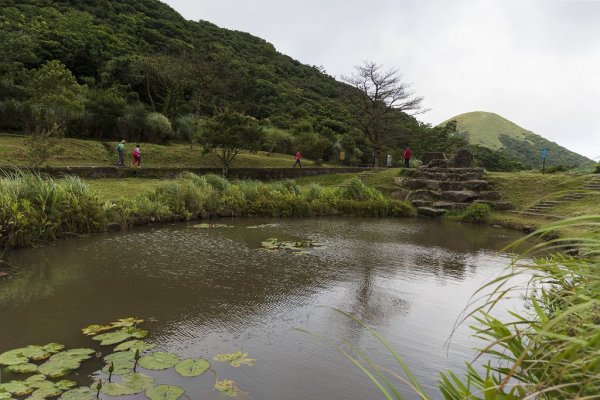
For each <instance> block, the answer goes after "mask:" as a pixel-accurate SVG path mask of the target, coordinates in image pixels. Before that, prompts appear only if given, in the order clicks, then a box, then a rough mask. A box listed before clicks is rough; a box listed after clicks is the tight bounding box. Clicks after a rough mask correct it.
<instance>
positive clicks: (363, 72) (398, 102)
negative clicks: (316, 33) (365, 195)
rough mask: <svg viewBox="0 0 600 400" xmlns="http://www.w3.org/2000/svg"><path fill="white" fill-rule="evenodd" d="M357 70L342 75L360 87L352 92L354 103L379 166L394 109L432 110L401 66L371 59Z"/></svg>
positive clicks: (350, 83)
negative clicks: (406, 78)
mask: <svg viewBox="0 0 600 400" xmlns="http://www.w3.org/2000/svg"><path fill="white" fill-rule="evenodd" d="M354 69H355V72H354V73H353V74H352V75H351V76H342V81H344V82H346V83H347V84H349V85H351V86H353V87H354V88H356V89H357V90H352V91H351V92H350V96H349V97H350V102H351V103H352V104H353V105H354V106H355V107H356V108H357V109H358V110H359V112H360V113H361V129H362V131H363V133H364V135H365V136H366V137H367V138H368V139H369V141H370V142H371V145H372V146H373V165H374V166H376V167H378V166H379V163H380V155H381V151H382V148H383V142H384V139H385V137H386V135H388V134H389V133H390V122H391V120H392V117H393V116H394V114H395V113H394V111H402V112H405V113H407V114H410V115H416V114H420V113H423V112H426V111H428V110H426V109H424V108H423V106H422V102H423V97H420V96H416V95H415V93H414V91H412V90H411V89H410V86H411V85H410V84H408V83H406V82H404V81H403V80H402V75H401V74H400V72H399V71H398V69H396V68H392V69H389V70H383V67H382V65H378V64H376V63H374V62H371V61H365V62H363V64H362V65H357V66H355V67H354Z"/></svg>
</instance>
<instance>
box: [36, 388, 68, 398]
mask: <svg viewBox="0 0 600 400" xmlns="http://www.w3.org/2000/svg"><path fill="white" fill-rule="evenodd" d="M62 392H64V390H61V389H59V388H58V387H56V386H54V385H48V386H45V387H43V388H41V389H37V390H36V391H34V392H33V393H32V394H31V397H32V398H34V399H45V398H48V397H57V396H60V395H61V394H62Z"/></svg>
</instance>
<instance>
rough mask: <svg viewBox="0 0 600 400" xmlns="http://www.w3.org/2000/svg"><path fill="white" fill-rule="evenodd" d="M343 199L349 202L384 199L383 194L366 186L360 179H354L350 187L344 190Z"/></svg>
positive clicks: (349, 184)
mask: <svg viewBox="0 0 600 400" xmlns="http://www.w3.org/2000/svg"><path fill="white" fill-rule="evenodd" d="M342 197H343V198H344V199H349V200H378V201H381V200H383V199H384V197H383V194H382V193H381V192H380V191H379V190H377V189H373V188H370V187H368V186H367V185H365V184H364V183H363V182H362V181H361V180H360V179H359V178H352V179H351V180H350V182H349V183H348V186H347V187H346V188H344V189H343V191H342Z"/></svg>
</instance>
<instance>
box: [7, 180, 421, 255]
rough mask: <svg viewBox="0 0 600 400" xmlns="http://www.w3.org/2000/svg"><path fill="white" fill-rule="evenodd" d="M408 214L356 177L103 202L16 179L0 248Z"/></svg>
mask: <svg viewBox="0 0 600 400" xmlns="http://www.w3.org/2000/svg"><path fill="white" fill-rule="evenodd" d="M414 213H415V211H414V208H413V207H412V206H411V205H410V204H409V203H408V202H405V201H399V200H390V199H387V198H385V196H384V195H383V194H382V193H381V192H380V191H378V190H376V189H373V188H371V187H368V186H366V185H365V184H364V183H363V182H362V181H360V179H358V178H354V179H352V180H351V181H350V182H349V184H348V186H347V187H344V188H333V187H323V186H320V185H317V184H312V185H309V186H308V187H306V188H305V189H302V190H301V189H300V187H299V186H298V185H296V183H295V182H293V181H290V180H285V181H279V182H273V183H262V182H256V181H241V182H239V183H236V184H232V183H230V182H229V181H228V180H227V179H225V178H222V177H221V176H218V175H214V174H208V175H203V176H199V175H196V174H193V173H183V174H181V175H179V177H178V178H176V179H172V180H169V181H164V183H162V184H160V185H159V186H158V187H156V188H155V189H154V190H153V191H149V192H146V193H143V194H140V195H138V196H136V197H133V198H129V199H124V198H122V199H120V200H117V201H105V202H102V201H100V200H99V198H98V195H97V194H96V193H95V192H94V191H93V190H92V189H90V187H89V186H88V185H87V184H85V183H84V182H83V181H82V180H81V179H79V178H76V177H67V178H64V179H52V178H47V177H43V176H41V175H39V174H30V173H23V172H19V173H13V174H9V175H6V176H4V177H2V178H0V247H1V248H4V249H7V248H15V247H24V246H30V245H33V244H35V243H40V242H44V241H49V240H53V239H57V238H62V237H68V236H73V235H77V234H85V233H92V232H101V231H104V230H106V229H107V228H108V229H121V228H123V227H127V226H130V225H141V224H148V223H152V222H162V221H186V220H191V219H199V218H213V217H222V216H229V217H231V216H262V217H310V216H335V215H339V216H359V217H405V216H412V215H414Z"/></svg>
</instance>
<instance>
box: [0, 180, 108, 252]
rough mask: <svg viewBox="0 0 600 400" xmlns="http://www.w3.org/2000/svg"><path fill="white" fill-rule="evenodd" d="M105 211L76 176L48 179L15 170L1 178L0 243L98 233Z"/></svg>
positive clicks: (18, 243) (14, 244) (17, 243)
mask: <svg viewBox="0 0 600 400" xmlns="http://www.w3.org/2000/svg"><path fill="white" fill-rule="evenodd" d="M104 226H105V213H104V210H103V207H102V204H101V203H100V201H99V200H98V198H97V196H96V194H95V193H94V192H93V191H92V190H90V189H89V187H88V186H87V185H86V184H85V183H84V182H82V181H81V180H80V179H79V178H74V177H67V178H64V179H59V180H55V179H50V178H46V177H43V176H41V175H39V174H31V173H25V172H15V173H10V174H5V175H4V176H3V177H1V178H0V246H1V247H2V248H11V247H20V246H29V245H32V244H34V243H38V242H41V241H44V240H49V239H56V238H61V237H65V236H71V235H76V234H81V233H88V232H97V231H100V230H102V229H103V228H104Z"/></svg>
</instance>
